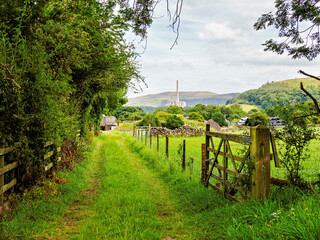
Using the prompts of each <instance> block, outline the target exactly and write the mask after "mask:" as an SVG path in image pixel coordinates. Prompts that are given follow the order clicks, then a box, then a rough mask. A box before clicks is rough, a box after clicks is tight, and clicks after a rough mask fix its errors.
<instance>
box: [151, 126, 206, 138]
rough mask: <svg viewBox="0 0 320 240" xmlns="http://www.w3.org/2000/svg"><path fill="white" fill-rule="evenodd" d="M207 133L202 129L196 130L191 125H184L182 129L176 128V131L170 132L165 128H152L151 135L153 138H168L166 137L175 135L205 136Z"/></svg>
mask: <svg viewBox="0 0 320 240" xmlns="http://www.w3.org/2000/svg"><path fill="white" fill-rule="evenodd" d="M204 134H205V131H204V130H203V129H202V128H194V127H191V126H189V125H184V126H182V127H180V128H176V129H174V130H170V129H168V128H164V127H152V128H151V135H152V136H157V135H161V136H166V135H173V136H187V137H189V136H201V135H204Z"/></svg>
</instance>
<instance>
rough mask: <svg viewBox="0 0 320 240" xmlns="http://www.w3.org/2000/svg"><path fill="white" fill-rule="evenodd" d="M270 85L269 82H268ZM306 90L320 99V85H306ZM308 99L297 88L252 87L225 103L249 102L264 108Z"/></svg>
mask: <svg viewBox="0 0 320 240" xmlns="http://www.w3.org/2000/svg"><path fill="white" fill-rule="evenodd" d="M270 85H271V84H270ZM307 89H308V91H309V92H310V93H311V94H312V95H313V96H314V97H315V98H316V99H317V100H320V85H319V86H317V87H308V88H307ZM308 100H310V98H309V97H308V96H306V95H305V94H304V93H303V92H302V91H301V90H300V89H299V88H284V87H283V86H281V87H277V88H268V87H261V88H259V89H252V90H248V91H245V92H243V93H241V94H239V95H238V96H237V97H236V98H232V99H229V100H228V101H227V102H226V104H232V103H238V104H250V105H257V106H261V108H263V109H266V108H270V107H273V106H275V105H277V104H285V103H289V102H297V103H301V102H305V101H308Z"/></svg>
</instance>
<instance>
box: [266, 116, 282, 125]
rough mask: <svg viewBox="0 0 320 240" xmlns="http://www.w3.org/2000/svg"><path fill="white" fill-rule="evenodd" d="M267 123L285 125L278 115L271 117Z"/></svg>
mask: <svg viewBox="0 0 320 240" xmlns="http://www.w3.org/2000/svg"><path fill="white" fill-rule="evenodd" d="M269 125H270V126H273V127H285V124H284V121H283V120H281V119H280V118H279V117H271V118H270V123H269Z"/></svg>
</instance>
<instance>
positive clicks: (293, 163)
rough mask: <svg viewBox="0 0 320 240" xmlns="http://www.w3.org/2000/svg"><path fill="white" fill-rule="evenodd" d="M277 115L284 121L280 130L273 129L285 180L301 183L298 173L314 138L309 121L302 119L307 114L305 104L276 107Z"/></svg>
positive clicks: (295, 183)
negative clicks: (285, 172)
mask: <svg viewBox="0 0 320 240" xmlns="http://www.w3.org/2000/svg"><path fill="white" fill-rule="evenodd" d="M276 112H277V115H278V116H279V117H280V118H281V119H283V120H284V122H285V124H286V125H285V127H284V128H283V129H282V130H277V129H275V132H276V137H277V139H279V140H280V141H279V144H280V145H281V146H282V147H281V148H282V149H281V151H280V155H281V158H280V159H281V163H282V164H283V166H284V167H285V168H286V170H287V178H288V180H289V181H290V183H291V184H293V185H299V184H300V183H301V180H302V179H301V176H300V171H301V169H302V168H303V163H304V161H305V160H306V159H307V158H308V157H309V154H308V146H309V145H310V142H311V140H312V139H315V138H316V135H315V131H314V129H313V128H311V127H310V124H309V123H310V121H309V120H308V118H307V117H304V115H305V114H307V113H308V109H307V108H306V105H305V104H291V105H290V104H286V105H285V106H281V105H278V106H276Z"/></svg>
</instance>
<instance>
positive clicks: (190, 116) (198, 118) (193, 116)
mask: <svg viewBox="0 0 320 240" xmlns="http://www.w3.org/2000/svg"><path fill="white" fill-rule="evenodd" d="M188 119H189V120H195V121H198V122H204V121H205V119H204V118H203V116H202V115H201V114H200V113H198V112H191V113H189V114H188Z"/></svg>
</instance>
